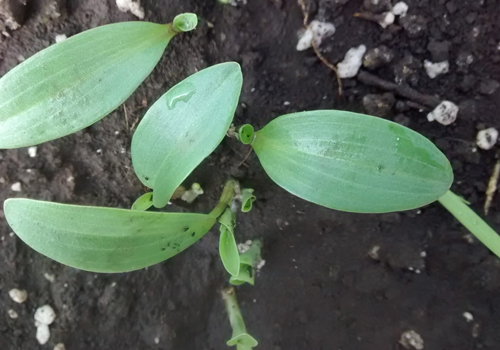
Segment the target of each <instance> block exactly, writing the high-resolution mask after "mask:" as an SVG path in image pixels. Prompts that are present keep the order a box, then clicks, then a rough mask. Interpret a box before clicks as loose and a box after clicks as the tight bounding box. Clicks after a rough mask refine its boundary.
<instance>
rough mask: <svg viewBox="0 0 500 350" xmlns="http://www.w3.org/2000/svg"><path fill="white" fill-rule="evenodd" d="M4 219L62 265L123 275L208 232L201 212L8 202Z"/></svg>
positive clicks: (209, 220) (166, 256)
mask: <svg viewBox="0 0 500 350" xmlns="http://www.w3.org/2000/svg"><path fill="white" fill-rule="evenodd" d="M4 211H5V217H6V218H7V221H8V223H9V225H10V226H11V228H12V229H13V230H14V232H15V233H16V234H17V235H18V236H19V238H21V239H22V240H23V241H24V242H25V243H26V244H27V245H29V246H30V247H32V248H33V249H35V250H36V251H38V252H39V253H41V254H43V255H46V256H48V257H49V258H51V259H54V260H56V261H58V262H60V263H63V264H65V265H68V266H71V267H75V268H78V269H81V270H86V271H93V272H125V271H131V270H137V269H141V268H143V267H146V266H150V265H153V264H157V263H159V262H161V261H164V260H167V259H169V258H171V257H172V256H174V255H176V254H178V253H180V252H181V251H183V250H184V249H186V248H187V247H189V246H190V245H192V244H193V243H195V242H196V241H198V240H199V239H200V238H201V237H203V236H204V235H205V233H207V232H208V230H210V228H211V227H212V226H213V225H214V223H215V219H213V218H211V217H210V216H208V215H202V214H185V213H153V212H144V211H135V210H126V209H115V208H101V207H87V206H78V205H67V204H59V203H51V202H43V201H35V200H30V199H22V198H16V199H8V200H6V201H5V204H4Z"/></svg>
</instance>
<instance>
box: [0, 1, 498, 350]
mask: <svg viewBox="0 0 500 350" xmlns="http://www.w3.org/2000/svg"><path fill="white" fill-rule="evenodd" d="M368 2H369V1H365V3H368ZM380 3H384V2H383V1H381V2H380ZM407 3H408V5H409V11H408V15H407V17H406V18H397V19H396V22H395V24H394V25H392V26H389V27H388V28H386V29H383V28H382V27H380V26H379V25H378V24H377V23H374V22H371V21H368V20H366V19H362V18H359V17H355V16H354V14H355V13H356V12H360V11H365V10H364V9H365V8H366V7H364V4H363V1H361V0H314V1H306V8H307V10H308V11H309V12H310V19H311V20H312V19H319V20H325V21H330V22H333V23H334V24H335V26H336V27H337V31H336V33H335V34H334V35H333V36H332V37H330V38H328V39H326V40H324V41H323V42H322V44H321V46H320V50H321V52H322V54H323V55H324V56H325V58H326V59H327V60H329V61H330V62H333V63H337V62H339V61H341V60H342V59H343V57H344V55H345V53H346V52H347V50H348V49H349V48H351V47H354V46H358V45H361V44H364V45H366V46H367V49H368V50H370V49H374V48H376V47H380V46H381V45H384V46H385V47H386V49H388V50H390V51H391V52H392V54H393V56H394V58H393V59H392V61H391V62H389V63H387V62H385V61H384V62H382V63H380V62H379V63H377V67H376V68H375V69H372V70H371V71H370V73H371V74H374V75H376V76H377V77H378V78H380V79H383V80H386V81H389V82H395V80H398V81H399V82H401V83H402V84H407V85H409V86H411V87H413V88H414V89H416V90H418V91H420V92H422V93H425V94H428V95H431V96H433V95H436V96H439V98H440V99H441V100H449V101H453V102H454V103H456V104H457V105H459V106H460V112H459V115H458V118H457V120H456V121H455V122H454V123H453V124H451V125H449V126H444V125H440V124H438V123H436V122H432V123H430V122H428V121H427V118H426V115H427V113H428V112H429V110H425V109H423V108H421V107H419V106H418V105H415V104H414V103H413V104H412V103H410V104H408V103H407V100H406V99H405V98H401V97H399V96H390V95H387V94H386V95H384V96H382V94H384V93H387V91H384V90H381V89H379V88H377V87H372V86H367V85H365V84H363V83H361V82H360V81H358V80H357V79H356V78H354V79H346V80H343V83H344V95H343V96H342V97H339V95H338V91H337V83H336V79H335V76H334V75H333V73H332V72H331V71H330V70H329V69H328V68H327V67H326V66H325V65H323V64H322V63H321V61H320V60H319V59H318V58H317V57H316V55H315V54H314V51H313V50H312V49H309V50H306V51H302V52H298V51H297V50H296V49H295V46H296V44H297V32H298V31H299V30H300V29H301V28H302V25H303V24H302V21H303V13H302V11H301V8H300V6H299V5H298V3H297V2H296V1H295V0H248V1H245V2H243V1H241V2H240V1H238V2H237V6H231V5H221V4H219V3H217V2H216V1H215V0H158V1H153V0H144V1H141V4H142V6H143V7H144V9H145V14H146V16H145V20H147V21H152V22H158V23H167V22H169V21H171V20H172V19H173V18H174V16H175V15H176V14H178V13H181V12H188V11H189V12H195V13H197V14H198V15H199V17H200V24H199V27H198V28H197V30H196V31H194V32H192V33H187V34H182V35H179V36H177V37H176V38H174V39H173V40H172V42H171V44H170V46H169V47H168V48H167V50H166V52H165V54H164V56H163V58H162V60H161V61H160V63H159V64H158V66H157V67H156V68H155V70H154V71H153V73H152V74H151V76H150V77H149V78H147V80H146V81H145V82H144V83H143V84H142V85H141V86H140V88H139V89H138V90H137V91H136V92H135V93H134V94H133V95H132V96H131V97H130V98H129V99H128V100H127V101H126V102H125V104H124V105H123V106H121V107H120V108H118V109H117V110H116V111H114V112H113V113H111V114H110V115H109V116H108V117H106V118H104V119H103V120H102V121H100V122H98V123H96V124H95V125H93V126H91V127H89V128H86V129H85V130H82V131H80V132H78V133H76V134H74V135H71V136H68V137H64V138H61V139H58V140H55V141H52V142H48V143H44V144H42V145H39V146H38V149H37V155H36V157H33V158H32V157H30V156H29V154H28V151H27V149H18V150H1V151H0V178H1V180H2V181H1V183H0V200H2V201H3V200H5V199H6V198H9V197H28V198H33V199H41V200H51V201H57V202H63V203H73V204H83V205H98V206H107V207H120V208H129V207H130V205H131V204H132V203H133V201H134V200H135V199H136V198H137V197H138V196H140V195H141V194H143V193H144V191H145V190H144V188H143V187H142V185H141V183H140V182H139V180H138V179H137V178H136V176H135V174H134V171H133V169H132V165H131V160H130V141H131V134H132V133H133V130H134V128H135V127H136V125H137V123H138V122H139V121H140V119H141V118H142V116H143V115H144V113H145V112H146V110H147V108H148V107H149V106H151V105H152V104H153V103H154V101H155V100H156V99H157V98H158V97H159V96H160V95H162V94H163V93H165V92H166V91H167V89H168V88H170V87H171V86H173V85H174V84H176V83H177V82H179V81H180V80H182V79H184V78H185V77H187V76H188V75H190V74H193V73H195V72H196V71H198V70H200V69H203V68H205V67H207V66H210V65H213V64H216V63H219V62H225V61H230V60H233V61H237V62H239V63H240V64H241V66H242V70H243V75H244V84H243V91H242V94H241V99H240V105H239V107H238V110H237V113H236V117H235V124H237V125H238V124H242V123H251V124H253V125H254V126H255V127H256V128H261V127H263V126H264V125H265V124H266V123H268V122H269V121H270V120H272V119H273V118H275V117H277V116H279V115H282V114H286V113H290V112H295V111H302V110H313V109H333V108H335V109H344V110H350V111H357V112H366V111H367V110H366V109H365V108H367V109H369V112H370V113H373V114H378V115H381V116H382V117H384V118H386V119H389V120H394V121H397V122H400V123H403V124H405V125H407V126H408V127H410V128H412V129H414V130H416V131H418V132H420V133H422V134H423V135H425V136H426V137H428V138H430V139H431V140H432V141H434V142H435V143H436V144H437V146H438V147H439V148H440V149H441V150H442V151H443V152H444V153H445V154H446V155H447V156H448V158H449V159H450V161H451V163H452V165H453V169H454V171H455V182H454V185H453V190H454V191H455V192H456V193H459V194H461V195H462V196H464V197H465V198H466V199H467V200H468V201H469V202H470V203H471V206H472V207H473V208H474V209H475V210H476V211H477V212H481V213H482V210H483V209H482V208H483V204H484V201H485V198H486V195H485V191H486V187H487V183H488V180H489V178H490V175H491V173H492V170H493V167H494V164H495V162H496V161H497V153H498V146H495V147H494V148H492V149H491V150H488V151H485V150H481V149H476V148H475V137H476V134H477V132H478V130H481V129H484V128H488V127H497V128H498V127H500V125H499V124H500V119H499V111H500V89H496V90H495V86H497V84H496V83H495V82H498V81H500V21H499V18H500V3H498V1H496V0H449V1H448V0H408V1H407ZM365 5H370V4H365ZM375 7H376V6H375ZM368 8H369V10H370V11H374V10H380V9H377V8H373V6H368ZM130 20H137V18H135V17H134V16H133V15H131V14H129V13H122V12H120V11H119V10H118V8H117V6H116V4H115V2H114V1H111V0H106V1H105V0H81V1H77V0H68V1H58V2H56V1H46V0H44V1H29V2H28V9H27V13H26V22H25V23H24V25H23V26H22V27H21V28H19V29H17V30H15V31H11V30H9V29H7V30H6V33H7V34H10V36H5V35H2V41H1V42H0V74H2V75H3V74H5V73H6V72H7V71H8V70H10V69H12V68H13V67H14V66H16V65H17V64H19V62H20V61H22V60H23V59H25V58H28V57H30V56H32V55H33V54H35V53H36V52H38V51H39V50H41V49H44V48H45V47H47V46H49V45H51V44H53V43H54V39H55V35H56V34H66V35H67V36H68V37H69V36H71V35H75V34H77V33H79V32H81V31H83V30H86V29H90V28H93V27H95V26H99V25H104V24H108V23H115V22H119V21H130ZM384 50H385V49H384ZM424 60H429V61H433V62H439V61H443V60H449V63H450V71H449V73H447V74H443V75H440V76H438V77H437V78H435V79H430V78H429V77H428V75H427V74H426V72H425V69H424V67H423V62H424ZM372 68H373V67H372ZM362 69H364V70H365V71H366V70H367V69H366V68H362ZM366 95H369V97H367V98H366V99H365V105H363V102H362V101H363V97H365V96H366ZM373 95H375V96H373ZM378 95H380V96H378ZM377 98H381V99H380V101H379V102H377ZM373 99H375V102H376V103H368V102H370V101H371V102H373ZM0 102H1V101H0ZM387 105H388V106H387ZM415 107H417V108H415ZM422 107H425V106H422ZM419 109H423V110H419ZM127 120H128V122H127ZM248 150H249V149H248V147H247V146H244V145H241V144H239V143H237V142H236V141H234V140H232V139H225V140H224V141H223V142H222V143H221V145H220V146H219V147H218V148H217V149H216V151H215V152H214V153H213V154H212V155H211V156H210V157H208V158H207V159H206V160H205V161H204V162H203V163H202V164H201V165H200V166H199V168H197V169H196V170H195V171H194V173H193V174H192V175H191V176H190V177H189V178H188V179H187V181H186V183H185V184H186V185H187V186H189V185H190V184H191V183H192V182H195V181H196V182H199V183H200V184H201V185H202V186H203V188H204V190H205V195H203V196H201V197H199V198H198V199H197V200H196V201H195V202H194V203H193V204H192V205H187V204H185V203H184V202H178V201H174V203H173V204H172V205H171V206H169V207H168V210H170V211H181V212H196V213H207V212H209V211H210V210H211V209H212V208H213V207H214V206H215V204H216V202H217V200H218V196H219V195H220V193H221V188H222V186H223V184H224V183H225V181H226V180H227V179H228V178H230V177H234V178H236V179H238V180H240V181H241V183H242V184H244V185H245V186H248V187H252V188H254V189H255V193H256V195H257V198H258V200H257V202H255V204H254V209H253V210H252V211H251V212H250V213H248V214H241V215H239V216H238V226H237V237H238V240H239V241H244V240H246V239H252V238H256V237H261V238H263V240H264V245H265V249H264V259H265V260H266V264H265V266H264V267H263V269H262V271H261V273H260V274H259V276H258V277H257V279H256V285H255V286H254V287H251V286H242V287H238V288H237V294H238V299H239V302H240V306H241V309H242V312H243V314H244V317H245V320H246V324H247V328H248V330H249V332H250V333H251V334H252V335H254V336H255V337H256V338H257V339H258V340H259V341H260V345H259V347H258V348H257V349H263V350H292V349H295V350H305V349H313V350H337V349H338V350H340V349H342V350H347V349H349V350H357V349H359V350H368V349H370V350H386V349H404V346H403V345H401V344H399V340H400V337H401V335H402V334H403V333H404V332H406V331H410V330H413V331H415V332H416V333H418V334H419V335H420V336H421V337H422V339H423V341H424V349H428V350H446V349H454V350H459V349H460V350H462V349H464V350H465V349H491V350H494V349H500V260H498V259H497V258H496V257H494V256H493V255H492V254H491V253H490V252H489V251H488V250H487V249H486V248H485V247H484V246H483V245H481V244H480V243H478V241H477V240H475V239H473V238H471V237H469V236H468V232H467V231H466V230H465V229H464V228H463V227H461V225H460V224H459V223H458V222H457V221H456V220H455V219H454V218H453V217H452V216H451V215H450V214H449V213H448V212H447V211H446V210H445V209H444V208H442V207H441V206H440V205H439V204H437V203H434V204H431V205H429V206H426V207H424V208H421V209H420V210H412V211H408V212H401V213H392V214H384V215H360V214H352V213H342V212H338V211H334V210H329V209H326V208H322V207H319V206H317V205H314V204H310V203H308V202H305V201H303V200H301V199H299V198H296V197H294V196H292V195H291V194H289V193H287V192H286V191H284V190H283V189H281V188H280V187H278V186H277V185H276V184H274V183H273V182H272V181H271V180H270V179H269V177H268V176H267V175H266V174H265V173H264V171H263V169H262V167H261V166H260V164H259V163H258V160H257V158H256V156H255V155H254V154H252V155H251V156H250V157H249V158H248V159H247V160H246V161H245V162H244V164H242V165H240V164H241V162H242V160H243V159H244V158H245V156H246V154H247V152H248ZM17 182H19V183H20V184H21V191H20V192H15V191H13V190H12V189H11V186H12V184H14V183H17ZM497 197H498V196H497ZM486 219H487V221H488V222H489V223H490V224H491V225H492V226H493V227H494V228H496V229H497V230H499V229H500V205H499V202H498V198H496V199H495V200H494V201H493V205H492V207H491V209H490V213H489V215H488V216H487V217H486ZM10 232H11V230H10V229H9V227H8V225H7V223H6V221H5V218H4V215H3V211H1V210H0V237H1V241H0V247H1V248H0V348H1V349H5V350H15V349H22V350H31V349H52V348H53V347H54V346H55V345H56V344H57V343H64V345H65V347H66V349H68V350H77V349H82V350H83V349H85V350H88V349H94V350H105V349H120V350H128V349H165V350H166V349H176V350H194V349H196V350H215V349H217V350H220V349H225V348H227V347H226V345H225V341H227V340H228V339H229V337H230V335H231V329H230V326H229V322H228V320H227V317H226V313H225V309H224V305H223V302H222V299H221V294H220V291H221V290H222V289H223V288H224V287H225V286H226V285H227V280H228V276H227V274H226V273H225V271H224V269H223V266H222V264H221V262H220V259H219V257H218V251H217V246H218V235H217V234H218V229H217V227H214V228H213V229H212V231H211V232H210V233H209V234H207V235H206V236H205V237H204V238H203V239H202V240H201V241H200V242H198V243H197V244H195V245H194V246H192V247H191V248H189V249H187V250H186V251H184V252H182V253H181V254H179V255H178V256H176V257H174V258H172V259H171V260H169V261H165V262H163V263H161V264H157V265H155V266H151V267H149V268H147V269H143V270H140V271H135V272H131V273H124V274H95V273H89V272H84V271H79V270H76V269H73V268H69V267H66V266H63V265H61V264H59V263H56V262H54V261H52V260H50V259H48V258H46V257H44V256H42V255H40V254H38V253H37V252H35V251H34V250H32V249H31V248H29V247H28V246H26V245H25V244H24V243H23V242H22V241H21V240H20V239H18V238H17V237H16V236H15V235H11V234H10ZM376 246H378V247H379V248H376ZM374 247H375V248H374ZM377 249H378V250H377ZM370 251H371V252H372V254H371V256H370V255H369V254H368V253H369V252H370ZM46 274H48V276H49V277H53V281H50V280H49V279H47V278H46V277H45V276H44V275H46ZM50 275H53V276H50ZM12 288H19V289H25V290H27V291H28V299H27V301H26V302H25V303H23V304H17V303H15V302H14V301H12V300H11V299H10V298H9V295H8V291H9V290H10V289H12ZM44 304H49V305H51V306H52V307H53V308H54V310H55V312H56V314H57V318H56V320H55V322H54V323H53V324H52V325H51V326H50V330H51V337H50V340H49V342H48V343H47V344H46V345H43V346H41V345H39V344H38V342H37V340H36V338H35V333H36V328H35V325H34V319H33V315H34V312H35V310H36V308H37V307H39V306H42V305H44ZM8 310H14V311H15V312H16V313H17V314H18V317H17V318H15V319H14V318H11V317H9V314H8ZM464 312H469V313H470V314H471V315H472V316H473V320H470V319H469V321H468V320H467V319H466V318H465V317H464V316H463V314H464Z"/></svg>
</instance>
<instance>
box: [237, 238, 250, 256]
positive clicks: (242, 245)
mask: <svg viewBox="0 0 500 350" xmlns="http://www.w3.org/2000/svg"><path fill="white" fill-rule="evenodd" d="M251 246H252V241H250V240H248V241H246V242H245V243H239V244H238V252H240V254H243V253H244V252H246V251H247V250H248V249H250V247H251Z"/></svg>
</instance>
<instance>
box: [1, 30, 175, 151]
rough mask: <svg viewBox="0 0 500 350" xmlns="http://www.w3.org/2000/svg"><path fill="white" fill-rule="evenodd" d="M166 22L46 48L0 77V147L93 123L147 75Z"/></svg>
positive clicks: (166, 34)
mask: <svg viewBox="0 0 500 350" xmlns="http://www.w3.org/2000/svg"><path fill="white" fill-rule="evenodd" d="M175 34H176V31H174V30H172V27H171V25H170V24H166V25H160V24H154V23H148V22H122V23H115V24H110V25H105V26H101V27H97V28H94V29H90V30H87V31H85V32H83V33H81V34H78V35H75V36H73V37H71V38H69V39H67V40H65V41H63V42H61V43H58V44H55V45H52V46H50V47H48V48H46V49H45V50H43V51H41V52H39V53H37V54H36V55H34V56H32V57H31V58H29V59H27V60H26V61H24V62H23V63H21V64H20V65H18V66H17V67H15V68H14V69H12V70H11V71H10V72H8V73H7V74H6V75H5V76H4V77H3V78H2V79H0V148H17V147H25V146H31V145H36V144H39V143H42V142H45V141H49V140H53V139H56V138H59V137H62V136H66V135H69V134H71V133H74V132H76V131H78V130H81V129H83V128H85V127H87V126H89V125H92V124H93V123H95V122H97V121H98V120H100V119H101V118H103V117H104V116H106V115H107V114H109V113H110V112H111V111H113V110H114V109H115V108H117V107H118V106H119V105H120V104H122V103H123V102H124V101H125V100H126V99H127V98H128V97H129V96H130V95H131V94H132V93H133V92H134V90H135V89H136V88H137V87H138V86H139V84H141V83H142V81H143V80H144V79H145V78H146V77H147V76H148V75H149V73H151V71H152V70H153V68H154V67H155V66H156V64H157V63H158V61H159V60H160V58H161V56H162V54H163V51H164V50H165V48H166V46H167V44H168V43H169V41H170V39H172V37H173V36H174V35H175Z"/></svg>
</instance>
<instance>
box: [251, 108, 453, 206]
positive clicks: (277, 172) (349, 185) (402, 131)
mask: <svg viewBox="0 0 500 350" xmlns="http://www.w3.org/2000/svg"><path fill="white" fill-rule="evenodd" d="M252 145H253V148H254V150H255V152H256V153H257V156H258V158H259V160H260V162H261V163H262V166H263V167H264V169H265V171H266V172H267V174H268V175H269V176H270V177H271V179H273V180H274V181H275V182H276V183H277V184H278V185H280V186H281V187H283V188H284V189H286V190H287V191H289V192H290V193H292V194H294V195H296V196H298V197H300V198H303V199H305V200H308V201H310V202H313V203H316V204H319V205H322V206H325V207H327V208H332V209H337V210H342V211H347V212H357V213H385V212H392V211H401V210H409V209H414V208H418V207H421V206H423V205H426V204H429V203H431V202H434V201H436V200H437V199H438V198H440V197H441V196H442V195H443V194H444V193H446V191H447V190H448V189H449V188H450V186H451V183H452V181H453V172H452V169H451V165H450V163H449V161H448V159H446V157H445V156H444V155H443V154H442V153H441V152H440V151H439V150H438V149H437V147H436V146H435V145H434V144H433V143H432V142H431V141H429V140H428V139H426V138H425V137H424V136H422V135H420V134H418V133H416V132H415V131H413V130H410V129H408V128H406V127H403V126H401V125H399V124H396V123H393V122H390V121H387V120H384V119H381V118H376V117H371V116H367V115H363V114H357V113H351V112H344V111H328V110H324V111H311V112H301V113H294V114H288V115H284V116H281V117H279V118H277V119H275V120H273V121H271V122H270V123H269V124H268V125H267V126H266V127H264V128H263V129H262V130H260V131H258V132H257V133H256V138H255V140H254V142H253V144H252Z"/></svg>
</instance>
